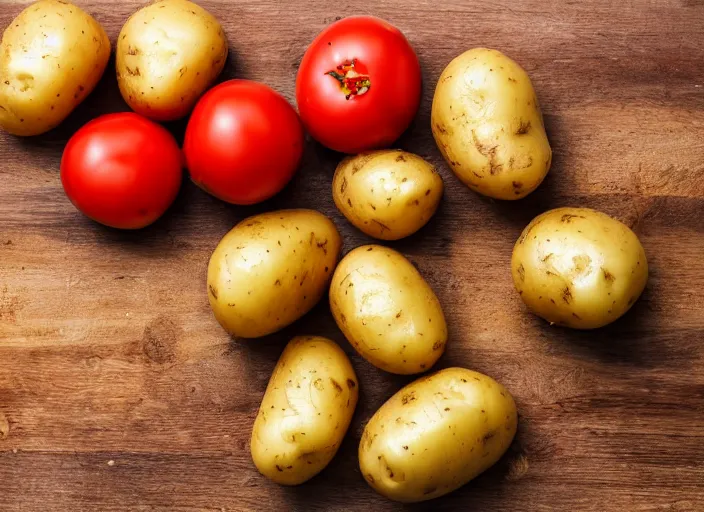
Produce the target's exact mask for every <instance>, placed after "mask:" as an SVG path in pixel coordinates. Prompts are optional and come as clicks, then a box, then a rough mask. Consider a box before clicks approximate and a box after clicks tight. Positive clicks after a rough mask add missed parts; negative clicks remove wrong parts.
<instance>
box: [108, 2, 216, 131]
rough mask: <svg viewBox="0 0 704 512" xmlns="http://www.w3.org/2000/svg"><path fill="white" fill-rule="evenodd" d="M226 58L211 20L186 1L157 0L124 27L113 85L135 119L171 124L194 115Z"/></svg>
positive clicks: (117, 54)
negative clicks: (139, 117)
mask: <svg viewBox="0 0 704 512" xmlns="http://www.w3.org/2000/svg"><path fill="white" fill-rule="evenodd" d="M226 58H227V38H226V37H225V32H224V31H223V29H222V27H221V26H220V23H219V22H218V20H217V19H216V18H215V17H214V16H213V15H212V14H210V13H209V12H208V11H206V10H205V9H203V8H202V7H200V6H199V5H197V4H194V3H193V2H189V1H188V0H160V1H157V2H154V3H152V4H149V5H147V6H145V7H142V8H141V9H140V10H138V11H137V12H136V13H134V14H133V15H132V16H130V18H129V19H128V20H127V22H126V23H125V25H124V26H123V27H122V30H121V31H120V35H119V36H118V39H117V51H116V60H115V67H116V70H117V83H118V85H119V86H120V92H121V93H122V97H123V98H124V99H125V101H126V102H127V104H128V105H129V106H130V108H131V109H132V110H134V111H135V112H137V113H138V114H141V115H143V116H146V117H150V118H152V119H156V120H159V121H169V120H174V119H178V118H181V117H184V116H185V115H187V114H188V113H189V112H190V111H191V110H192V109H193V106H194V105H195V103H196V101H197V100H198V98H199V97H200V96H201V95H202V94H203V92H205V90H206V89H207V88H208V87H209V86H210V85H211V84H212V83H213V81H214V80H215V79H216V78H217V77H218V75H219V74H220V72H221V71H222V69H223V66H225V59H226Z"/></svg>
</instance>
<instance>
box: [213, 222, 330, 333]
mask: <svg viewBox="0 0 704 512" xmlns="http://www.w3.org/2000/svg"><path fill="white" fill-rule="evenodd" d="M341 244H342V242H341V240H340V235H339V233H338V232H337V229H336V228H335V225H334V224H333V223H332V221H330V219H328V218H327V217H325V216H324V215H323V214H321V213H319V212H316V211H314V210H280V211H274V212H268V213H263V214H261V215H255V216H254V217H249V218H248V219H245V220H243V221H242V222H240V223H239V224H237V225H236V226H235V227H234V228H233V229H232V230H231V231H230V232H229V233H227V234H226V235H225V236H224V237H223V239H222V240H221V241H220V243H219V244H218V246H217V247H216V248H215V251H214V252H213V254H212V256H211V257H210V263H209V264H208V299H209V300H210V306H211V308H212V309H213V313H214V314H215V318H217V320H218V322H220V325H222V326H223V328H224V329H225V330H226V331H228V332H229V333H230V334H232V335H233V336H238V337H242V338H257V337H259V336H265V335H267V334H271V333H272V332H275V331H278V330H279V329H282V328H283V327H285V326H287V325H289V324H290V323H292V322H294V321H295V320H298V319H299V318H300V317H302V316H303V315H304V314H305V313H307V312H308V311H309V310H310V309H311V308H312V307H313V306H315V304H316V303H317V302H318V301H319V300H320V298H321V297H322V296H323V294H324V293H325V290H326V288H327V284H328V283H329V282H330V276H331V275H332V273H333V271H334V269H335V265H336V263H337V261H338V257H339V254H340V248H341Z"/></svg>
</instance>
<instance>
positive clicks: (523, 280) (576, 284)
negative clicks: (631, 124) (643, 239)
mask: <svg viewBox="0 0 704 512" xmlns="http://www.w3.org/2000/svg"><path fill="white" fill-rule="evenodd" d="M511 271H512V274H513V283H514V285H515V286H516V290H517V291H518V293H519V294H520V295H521V298H522V299H523V302H525V304H526V306H528V309H530V310H531V311H532V312H533V313H535V314H536V315H538V316H540V317H542V318H544V319H545V320H547V321H548V322H550V323H555V324H559V325H564V326H567V327H573V328H575V329H594V328H597V327H602V326H604V325H606V324H608V323H611V322H613V321H614V320H616V319H617V318H619V317H620V316H621V315H623V314H624V313H625V312H626V311H628V310H629V309H630V308H631V306H632V305H633V303H634V302H635V301H636V299H638V297H639V296H640V294H641V293H642V291H643V289H644V288H645V285H646V282H647V280H648V262H647V260H646V257H645V251H644V249H643V246H642V245H641V243H640V240H638V237H637V236H636V235H635V233H633V231H631V230H630V229H629V228H628V227H627V226H625V225H624V224H622V223H621V222H619V221H617V220H616V219H613V218H611V217H609V216H608V215H606V214H604V213H601V212H598V211H595V210H591V209H588V208H557V209H555V210H550V211H548V212H545V213H543V214H542V215H539V216H537V217H536V218H535V219H533V221H532V222H531V223H530V224H528V226H527V227H526V228H525V229H524V230H523V233H522V234H521V236H520V237H519V239H518V241H517V242H516V245H515V246H514V248H513V256H512V258H511Z"/></svg>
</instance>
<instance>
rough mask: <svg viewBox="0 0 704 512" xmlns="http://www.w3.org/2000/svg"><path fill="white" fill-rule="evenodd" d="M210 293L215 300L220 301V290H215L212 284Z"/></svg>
mask: <svg viewBox="0 0 704 512" xmlns="http://www.w3.org/2000/svg"><path fill="white" fill-rule="evenodd" d="M208 291H209V292H210V295H212V296H213V298H214V299H215V300H218V289H217V288H215V287H214V286H213V285H212V284H209V285H208Z"/></svg>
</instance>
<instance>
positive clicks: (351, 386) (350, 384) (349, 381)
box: [347, 379, 357, 389]
mask: <svg viewBox="0 0 704 512" xmlns="http://www.w3.org/2000/svg"><path fill="white" fill-rule="evenodd" d="M356 386H357V383H356V382H355V381H353V380H352V379H347V387H348V388H349V389H354V388H355V387H356Z"/></svg>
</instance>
